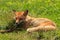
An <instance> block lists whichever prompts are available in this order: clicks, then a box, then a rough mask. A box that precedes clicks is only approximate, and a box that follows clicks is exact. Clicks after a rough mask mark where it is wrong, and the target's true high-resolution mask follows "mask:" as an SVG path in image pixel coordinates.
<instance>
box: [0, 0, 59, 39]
mask: <svg viewBox="0 0 60 40" xmlns="http://www.w3.org/2000/svg"><path fill="white" fill-rule="evenodd" d="M26 9H28V10H29V14H28V15H30V16H32V17H39V18H40V17H44V18H49V19H51V20H52V21H54V22H55V23H56V24H57V30H56V31H53V32H44V33H43V34H44V37H45V38H43V39H44V40H54V39H53V38H54V37H55V39H56V40H60V30H59V29H60V0H0V26H4V27H5V26H7V25H8V23H9V22H10V21H11V20H12V19H13V16H14V13H13V12H12V10H16V11H24V10H26ZM25 32H26V31H21V32H20V31H19V32H18V33H16V32H11V33H4V34H0V40H36V37H37V34H36V36H35V35H34V36H33V34H35V33H33V34H32V35H29V34H26V33H25ZM25 34H26V35H25ZM31 36H32V37H31ZM51 38H52V39H51Z"/></svg>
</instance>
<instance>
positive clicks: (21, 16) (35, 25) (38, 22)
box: [14, 10, 56, 32]
mask: <svg viewBox="0 0 60 40" xmlns="http://www.w3.org/2000/svg"><path fill="white" fill-rule="evenodd" d="M14 13H15V19H16V24H19V22H20V23H21V22H25V24H24V28H27V32H34V31H39V30H43V31H48V30H55V29H56V24H55V23H54V22H52V21H51V20H49V19H47V18H33V17H30V16H28V10H26V11H22V12H16V11H14ZM29 26H32V27H29Z"/></svg>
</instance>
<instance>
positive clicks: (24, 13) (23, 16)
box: [13, 10, 28, 24]
mask: <svg viewBox="0 0 60 40" xmlns="http://www.w3.org/2000/svg"><path fill="white" fill-rule="evenodd" d="M13 12H14V13H15V20H16V21H15V22H16V24H19V23H21V22H23V21H25V19H26V16H27V14H28V10H25V11H22V12H16V11H15V10H13Z"/></svg>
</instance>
